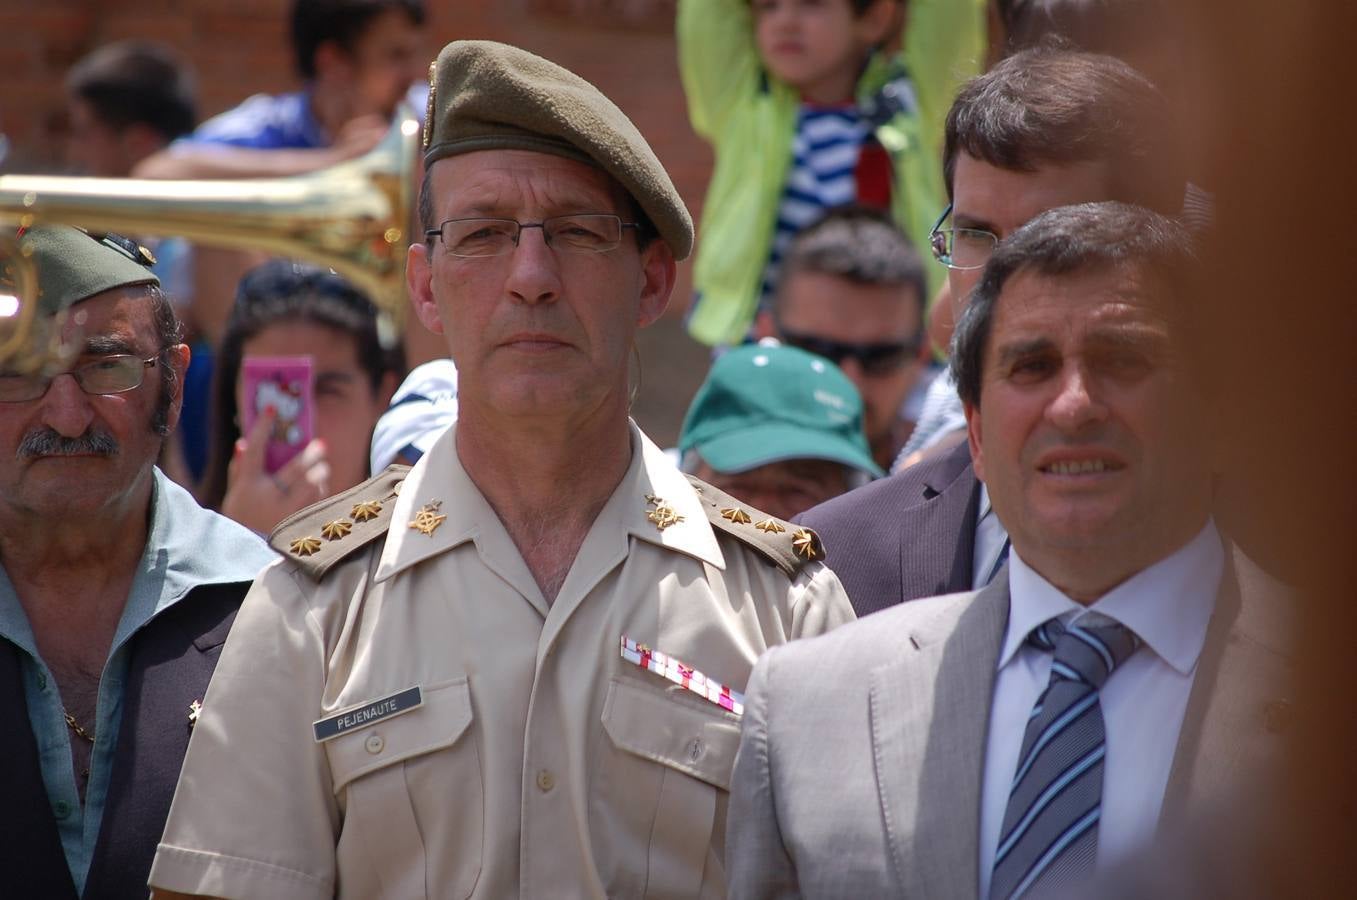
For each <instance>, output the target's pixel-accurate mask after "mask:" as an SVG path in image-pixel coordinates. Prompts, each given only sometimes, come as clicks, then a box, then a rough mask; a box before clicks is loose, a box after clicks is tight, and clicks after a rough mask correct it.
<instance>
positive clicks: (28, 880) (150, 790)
mask: <svg viewBox="0 0 1357 900" xmlns="http://www.w3.org/2000/svg"><path fill="white" fill-rule="evenodd" d="M248 589H249V583H248V582H246V583H238V584H205V585H201V586H199V587H197V588H194V589H193V590H192V591H190V592H189V594H188V595H187V596H185V597H184V599H182V600H180V601H179V602H178V603H176V604H174V605H173V606H171V607H169V608H168V609H166V610H165V611H164V612H162V613H161V614H160V615H158V616H156V617H155V618H154V619H152V620H151V621H150V622H148V623H147V624H146V625H145V626H143V627H142V629H141V630H140V631H138V632H137V634H136V635H135V636H134V637H133V638H132V648H131V656H130V661H129V666H128V673H127V682H126V684H125V685H124V687H123V711H122V726H121V728H120V729H119V733H118V744H117V747H116V748H115V750H114V753H113V771H112V772H111V773H110V776H109V786H108V799H107V801H106V803H105V806H104V816H103V821H102V823H101V825H100V829H99V839H98V841H97V842H96V844H95V848H94V858H93V860H92V861H91V863H90V869H89V875H88V877H87V879H86V883H85V893H84V898H85V900H95V898H123V897H137V898H145V897H146V895H147V887H146V878H147V875H148V874H149V873H150V871H151V859H152V857H153V856H154V855H155V848H156V844H157V843H158V842H159V840H160V834H161V832H162V831H163V830H164V828H165V817H166V816H168V815H169V812H170V800H171V799H173V797H174V787H175V783H176V782H177V781H178V780H179V768H180V766H181V765H182V764H183V761H184V752H185V751H186V750H187V749H188V739H189V734H190V733H191V731H190V727H189V720H188V712H189V704H191V703H192V702H193V701H194V700H201V699H202V697H203V694H204V693H205V692H206V690H207V682H208V679H209V678H211V677H212V670H213V669H214V668H216V665H217V657H218V655H220V653H221V645H222V643H223V642H224V641H225V640H226V632H227V631H228V630H229V629H230V627H231V622H232V621H233V620H234V619H235V615H236V610H237V608H238V607H239V606H240V601H241V600H242V599H243V598H244V597H245V592H246V591H247V590H248ZM0 722H4V723H5V730H4V734H5V739H4V740H3V741H0V798H3V812H0V895H3V896H6V897H41V898H44V900H75V897H76V893H75V884H74V882H73V881H72V880H71V873H70V869H69V868H68V867H67V865H66V856H65V854H64V852H63V851H62V848H61V838H60V837H59V836H58V834H57V823H56V819H55V818H54V817H53V815H52V807H51V801H50V800H49V799H48V797H47V791H46V788H45V787H44V786H43V781H42V771H41V769H40V768H39V765H38V751H37V742H36V741H35V740H34V738H33V732H32V730H31V729H30V728H29V727H28V706H27V703H26V702H25V700H24V689H23V683H22V681H21V678H20V668H19V651H17V650H15V648H14V647H13V645H11V644H10V643H9V642H8V641H0Z"/></svg>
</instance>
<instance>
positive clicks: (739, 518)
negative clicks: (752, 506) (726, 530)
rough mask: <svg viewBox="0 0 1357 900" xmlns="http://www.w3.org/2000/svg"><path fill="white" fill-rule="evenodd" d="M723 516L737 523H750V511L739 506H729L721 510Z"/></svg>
mask: <svg viewBox="0 0 1357 900" xmlns="http://www.w3.org/2000/svg"><path fill="white" fill-rule="evenodd" d="M721 518H723V519H726V520H728V521H731V522H734V523H735V524H736V525H748V524H749V521H750V520H749V513H747V512H745V511H744V510H742V509H740V508H739V507H738V506H732V507H728V508H727V509H723V510H721Z"/></svg>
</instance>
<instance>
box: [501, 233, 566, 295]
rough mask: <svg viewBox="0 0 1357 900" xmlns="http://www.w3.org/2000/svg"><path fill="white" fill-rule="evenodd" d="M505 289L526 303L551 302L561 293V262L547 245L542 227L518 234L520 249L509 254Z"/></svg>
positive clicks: (515, 249) (517, 248)
mask: <svg viewBox="0 0 1357 900" xmlns="http://www.w3.org/2000/svg"><path fill="white" fill-rule="evenodd" d="M505 287H506V289H507V290H508V291H509V293H511V294H512V295H513V296H514V297H515V298H517V299H518V300H520V301H521V302H523V303H530V304H538V303H552V302H554V301H556V300H557V299H558V298H559V297H560V294H561V270H560V262H559V260H557V259H556V253H555V251H554V250H552V249H551V248H550V247H548V246H547V241H546V232H544V231H543V230H542V229H541V227H536V228H524V229H523V230H522V231H520V232H519V234H518V246H516V247H514V249H513V250H512V251H511V252H510V254H509V276H508V278H507V279H506V281H505Z"/></svg>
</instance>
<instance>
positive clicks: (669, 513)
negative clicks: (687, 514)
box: [646, 494, 683, 531]
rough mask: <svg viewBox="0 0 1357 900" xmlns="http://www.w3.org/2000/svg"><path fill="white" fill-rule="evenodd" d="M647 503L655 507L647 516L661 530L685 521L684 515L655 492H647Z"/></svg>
mask: <svg viewBox="0 0 1357 900" xmlns="http://www.w3.org/2000/svg"><path fill="white" fill-rule="evenodd" d="M646 503H647V504H649V505H651V506H654V507H655V508H654V509H652V510H650V511H649V512H647V513H646V518H647V519H649V520H650V521H651V522H653V523H654V524H655V527H656V528H657V529H658V530H660V531H664V530H665V529H666V528H668V527H669V526H670V525H677V524H678V523H679V522H682V521H683V516H681V515H679V514H678V513H677V512H675V511H674V508H673V507H672V506H670V505H669V504H668V503H666V502H665V501H663V500H661V499H660V498H659V497H656V496H655V495H653V494H646Z"/></svg>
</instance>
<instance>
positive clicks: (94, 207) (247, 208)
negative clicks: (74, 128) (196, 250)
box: [0, 113, 419, 365]
mask: <svg viewBox="0 0 1357 900" xmlns="http://www.w3.org/2000/svg"><path fill="white" fill-rule="evenodd" d="M418 141H419V123H418V122H417V121H416V120H415V119H414V118H413V117H410V116H408V115H406V114H404V113H402V114H398V115H397V119H396V121H395V122H394V123H393V125H392V128H391V130H390V132H389V133H388V134H387V135H386V137H385V138H383V139H382V141H381V142H380V143H379V144H378V145H377V146H376V147H375V148H373V149H372V150H371V151H370V152H368V153H367V154H366V155H364V156H361V157H359V158H357V159H353V160H349V161H347V162H343V163H340V164H338V165H335V166H332V167H330V168H328V169H324V170H322V171H320V172H315V173H312V174H308V175H299V176H295V177H291V178H263V179H241V180H203V181H197V180H184V181H176V180H167V181H160V180H154V179H145V178H81V177H64V176H43V175H0V222H12V223H17V224H19V225H21V226H23V225H28V224H31V223H33V222H35V221H45V222H54V223H61V224H67V225H78V226H80V227H82V228H87V229H89V230H91V231H116V232H120V233H125V234H130V235H138V236H155V237H182V238H187V239H188V240H191V241H194V242H195V243H201V244H206V245H211V246H215V247H225V248H231V249H241V250H262V251H264V252H267V253H271V254H274V255H277V256H285V257H289V258H293V259H301V260H306V261H308V262H312V263H316V264H318V265H323V266H328V267H330V268H332V269H334V270H335V271H336V272H338V273H339V274H340V275H342V276H344V277H345V278H347V279H349V280H350V281H352V282H353V283H354V284H356V285H357V286H358V287H360V288H362V289H363V290H364V291H366V292H367V293H368V295H369V296H370V297H371V298H372V300H373V303H374V304H376V306H377V307H378V309H379V310H381V312H382V314H383V318H384V319H385V320H386V322H387V324H388V326H390V328H389V330H391V331H392V334H393V339H394V331H395V330H396V328H398V327H399V325H400V324H401V322H403V320H404V313H405V306H406V301H405V249H406V246H407V243H408V236H407V233H406V229H407V228H408V225H409V222H410V216H411V212H412V208H413V207H412V204H411V197H412V195H413V193H414V185H413V179H414V165H415V148H416V145H417V144H418ZM0 264H3V265H4V267H5V268H6V269H7V270H8V277H7V278H6V279H5V280H6V281H7V282H8V285H9V286H6V287H4V288H3V289H0V365H13V364H15V363H17V362H19V361H20V360H21V357H22V356H23V355H24V354H23V353H22V351H23V348H24V347H25V346H26V344H27V343H28V341H29V338H30V335H31V334H32V329H33V327H34V318H35V317H34V316H33V315H32V310H33V308H34V307H35V306H36V304H35V303H34V302H31V301H32V300H34V299H36V296H37V295H36V278H35V277H34V276H33V275H32V273H31V272H27V271H26V267H27V268H31V264H27V262H26V260H25V259H24V258H23V257H22V256H21V255H20V254H18V253H17V249H16V248H15V247H14V246H12V245H10V244H0ZM11 290H12V291H14V293H13V294H9V293H8V292H9V291H11ZM6 297H8V298H9V299H8V300H6V299H5V298H6Z"/></svg>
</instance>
